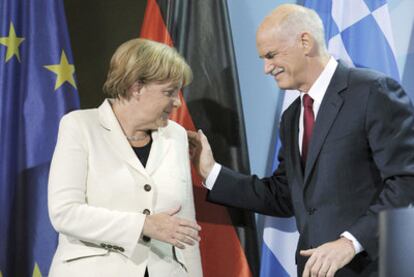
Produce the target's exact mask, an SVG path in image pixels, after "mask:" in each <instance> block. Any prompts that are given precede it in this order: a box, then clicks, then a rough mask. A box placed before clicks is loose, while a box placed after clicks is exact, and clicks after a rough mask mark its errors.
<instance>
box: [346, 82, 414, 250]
mask: <svg viewBox="0 0 414 277" xmlns="http://www.w3.org/2000/svg"><path fill="white" fill-rule="evenodd" d="M365 126H366V127H365V129H366V133H367V137H368V142H369V146H370V149H371V151H372V158H373V162H374V163H375V166H376V167H377V168H378V170H379V171H380V174H381V181H380V187H379V188H378V196H377V198H376V199H374V200H373V202H372V203H371V205H370V206H369V208H368V210H367V212H366V213H365V214H364V215H363V216H362V217H360V218H359V219H358V220H357V222H356V223H355V224H353V225H352V226H351V228H350V229H349V232H350V233H351V234H352V235H354V236H355V237H356V239H357V240H358V241H359V242H360V243H361V244H362V246H363V247H364V249H365V250H366V251H367V252H368V254H369V255H370V256H371V257H372V258H376V257H377V256H378V213H379V212H380V211H381V210H384V209H388V208H394V207H403V206H408V205H409V204H410V203H412V202H413V201H414V114H413V106H412V104H411V102H410V100H409V98H408V96H407V95H406V93H405V92H404V90H403V88H402V87H401V86H400V85H399V84H398V83H397V82H396V81H394V80H392V79H390V78H381V79H378V80H377V81H376V82H375V83H374V84H373V85H372V86H371V90H370V96H369V99H368V104H367V109H366V124H365Z"/></svg>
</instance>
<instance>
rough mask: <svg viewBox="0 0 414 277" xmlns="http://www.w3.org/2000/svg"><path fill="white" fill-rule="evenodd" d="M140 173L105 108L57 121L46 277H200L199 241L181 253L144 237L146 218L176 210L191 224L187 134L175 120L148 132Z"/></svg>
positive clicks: (132, 154)
mask: <svg viewBox="0 0 414 277" xmlns="http://www.w3.org/2000/svg"><path fill="white" fill-rule="evenodd" d="M152 139H153V142H152V146H151V151H150V155H149V157H148V162H147V165H146V167H145V168H144V167H143V165H142V164H141V162H140V161H139V159H138V158H137V156H136V155H135V153H134V151H133V149H132V148H131V146H130V144H129V143H128V141H127V139H126V138H125V136H124V134H123V132H122V130H121V126H120V125H119V123H118V120H117V119H116V117H115V115H114V113H113V111H112V108H111V105H110V103H109V101H108V100H105V101H104V102H103V104H102V105H101V106H100V107H99V108H98V109H90V110H81V111H74V112H71V113H69V114H67V115H66V116H64V117H63V118H62V120H61V122H60V127H59V135H58V140H57V145H56V149H55V152H54V155H53V159H52V164H51V168H50V176H49V191H48V205H49V215H50V219H51V222H52V225H53V226H54V228H55V229H56V230H57V231H58V232H59V244H58V247H57V250H56V253H55V256H54V258H53V262H52V265H51V268H50V272H49V276H58V277H65V276H68V277H69V276H70V277H73V276H97V277H98V276H99V277H104V276H125V277H127V276H134V277H137V276H144V272H145V268H146V267H148V271H149V276H150V277H158V276H160V277H165V276H191V277H193V276H202V269H201V261H200V252H199V247H198V244H197V245H196V246H194V247H192V246H186V249H185V250H180V249H178V248H175V247H173V246H172V245H170V244H167V243H163V242H161V241H156V240H154V239H152V240H149V241H147V240H146V239H147V238H143V236H142V228H143V226H144V221H145V214H144V213H148V212H150V213H151V214H152V213H154V212H160V211H165V210H166V209H170V208H173V207H177V206H178V205H181V207H182V208H181V211H180V212H179V214H178V216H180V217H182V218H187V219H191V220H195V211H194V201H193V190H192V182H191V174H190V164H189V159H188V142H187V135H186V132H185V130H184V128H182V127H181V126H180V125H178V124H176V123H175V122H173V121H170V122H169V123H168V126H167V127H164V128H159V129H158V130H157V131H154V132H152Z"/></svg>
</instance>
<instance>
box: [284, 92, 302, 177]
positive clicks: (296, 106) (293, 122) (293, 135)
mask: <svg viewBox="0 0 414 277" xmlns="http://www.w3.org/2000/svg"><path fill="white" fill-rule="evenodd" d="M299 118H300V97H298V99H297V100H295V101H294V102H293V103H292V114H291V115H290V116H289V117H287V121H286V135H285V136H286V141H288V143H287V145H291V146H292V149H291V151H289V150H287V151H286V153H290V154H291V156H290V159H291V161H292V164H293V167H294V171H295V173H296V174H295V175H296V176H297V177H299V181H300V183H301V184H303V170H302V164H301V158H300V151H299V144H298V141H299Z"/></svg>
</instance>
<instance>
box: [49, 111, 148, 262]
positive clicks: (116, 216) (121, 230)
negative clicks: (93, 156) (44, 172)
mask: <svg viewBox="0 0 414 277" xmlns="http://www.w3.org/2000/svg"><path fill="white" fill-rule="evenodd" d="M85 141H86V139H85V138H84V135H83V132H82V126H81V124H79V122H77V118H76V117H75V116H74V114H73V113H72V114H69V115H66V116H65V117H63V118H62V120H61V123H60V127H59V134H58V141H57V145H56V148H55V152H54V155H53V159H52V164H51V168H50V175H49V186H48V207H49V215H50V219H51V222H52V225H53V227H54V228H55V229H56V230H57V231H58V232H59V233H62V234H65V235H69V236H71V237H75V238H77V239H79V240H81V241H84V242H88V243H93V244H97V245H99V244H101V243H105V244H111V245H115V246H118V247H122V248H124V253H123V254H125V255H126V256H128V257H129V256H130V255H132V253H133V250H134V249H135V247H136V245H137V243H138V240H139V237H140V235H141V232H142V228H143V226H144V222H145V216H144V215H143V214H139V213H131V212H121V211H114V210H109V209H106V208H102V207H94V206H90V205H88V203H87V199H86V189H87V188H86V180H87V168H88V149H87V145H86V143H84V142H85Z"/></svg>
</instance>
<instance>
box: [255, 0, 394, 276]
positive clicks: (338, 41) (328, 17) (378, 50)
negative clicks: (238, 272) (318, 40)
mask: <svg viewBox="0 0 414 277" xmlns="http://www.w3.org/2000/svg"><path fill="white" fill-rule="evenodd" d="M304 6H306V7H308V8H311V9H314V10H315V11H316V12H317V13H318V14H319V16H320V17H321V18H322V21H323V24H324V27H325V38H326V41H327V42H328V51H329V52H330V53H331V54H332V55H333V56H334V57H335V58H336V59H341V60H343V61H345V62H346V63H347V64H348V65H350V66H355V67H365V68H372V69H375V70H377V71H381V72H383V73H385V74H387V75H389V76H391V77H392V78H394V79H395V80H397V81H399V80H400V77H399V73H398V68H397V63H396V60H395V54H394V53H395V50H394V41H393V37H392V30H391V23H390V18H389V13H388V5H387V1H386V0H307V1H305V2H304ZM297 96H298V94H297V93H295V92H292V91H288V92H286V94H285V98H284V102H283V111H284V109H286V108H287V107H288V106H289V105H290V104H291V103H292V101H293V99H294V98H296V97H297ZM279 147H280V143H279V142H278V143H277V144H276V147H275V148H276V149H275V150H276V151H275V159H274V162H273V168H276V167H277V152H278V149H279ZM264 221H265V223H264V225H265V228H264V232H263V247H262V263H261V269H260V276H261V277H270V276H272V277H274V276H297V273H296V265H295V250H296V243H297V239H298V233H297V231H296V225H295V222H294V218H290V219H284V218H272V217H265V220H264Z"/></svg>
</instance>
